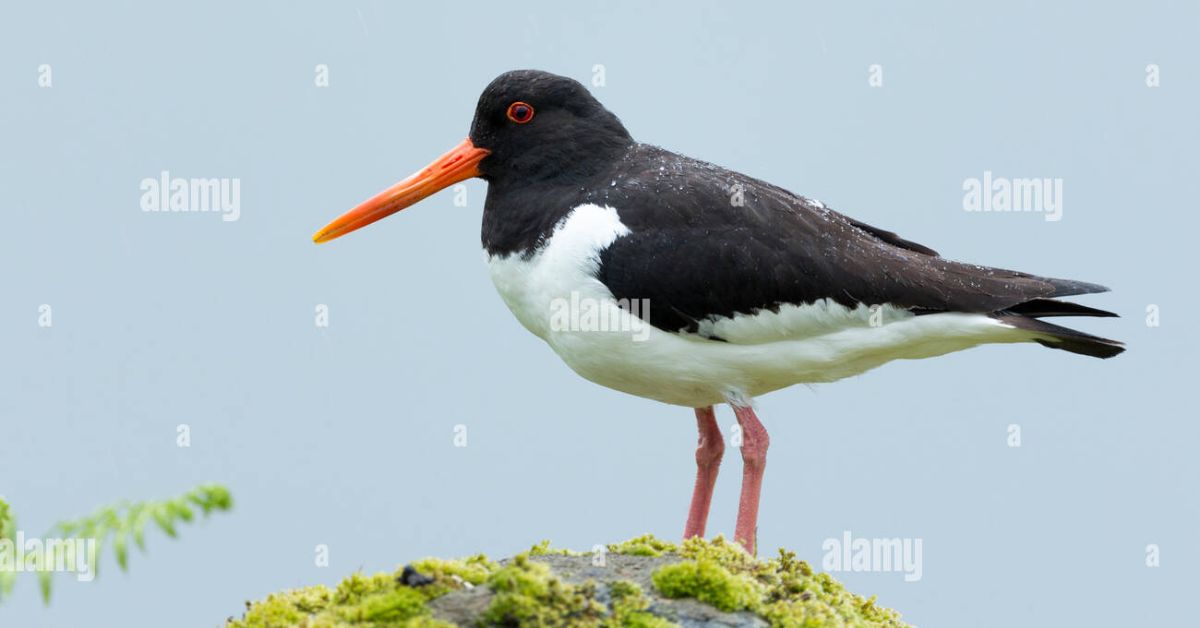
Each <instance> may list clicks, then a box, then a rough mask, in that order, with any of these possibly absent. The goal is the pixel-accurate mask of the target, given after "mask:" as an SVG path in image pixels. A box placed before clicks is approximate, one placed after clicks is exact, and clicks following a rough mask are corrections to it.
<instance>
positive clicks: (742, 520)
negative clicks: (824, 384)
mask: <svg viewBox="0 0 1200 628" xmlns="http://www.w3.org/2000/svg"><path fill="white" fill-rule="evenodd" d="M730 405H732V404H730ZM733 413H734V414H735V415H737V422H738V425H740V426H742V496H741V498H740V499H739V500H738V515H737V526H736V527H735V528H734V531H733V538H734V539H736V540H737V542H738V543H741V544H742V547H745V548H746V551H748V552H750V553H751V554H753V553H754V550H755V546H756V545H757V541H758V539H757V536H758V496H759V493H761V492H762V480H763V469H764V468H765V467H766V466H767V446H768V445H770V444H771V439H770V437H768V436H767V428H765V427H763V424H762V423H760V422H759V420H758V417H757V416H754V409H753V408H751V407H749V406H744V407H743V406H736V405H734V406H733Z"/></svg>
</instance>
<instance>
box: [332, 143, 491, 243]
mask: <svg viewBox="0 0 1200 628" xmlns="http://www.w3.org/2000/svg"><path fill="white" fill-rule="evenodd" d="M490 153H491V151H489V150H486V149H483V148H476V147H475V145H474V144H472V143H471V138H467V139H465V140H463V141H462V143H460V144H459V145H458V146H455V147H454V148H452V149H450V152H448V153H446V154H445V155H442V156H441V157H438V158H437V159H436V160H434V162H433V163H431V164H429V165H428V166H425V168H424V169H423V170H421V171H420V172H418V173H416V174H414V175H412V176H410V177H408V178H407V179H405V180H403V181H401V182H399V183H397V184H396V185H393V186H392V187H390V188H388V189H386V190H384V191H382V192H380V193H379V194H376V195H375V196H373V197H371V198H370V199H369V200H367V201H366V202H364V203H363V204H361V205H359V206H358V207H355V208H354V209H352V210H350V211H348V212H346V213H344V214H342V215H341V216H338V217H337V218H334V219H333V222H330V223H329V224H327V225H325V226H324V227H322V228H321V230H320V231H318V232H316V233H315V234H313V242H316V243H317V244H320V243H322V242H328V241H330V240H333V239H334V238H340V237H342V236H344V235H346V234H347V233H350V232H351V231H354V230H355V229H360V228H362V227H365V226H367V225H369V224H371V223H373V222H375V221H376V220H380V219H383V218H387V217H388V216H391V215H392V214H394V213H396V212H398V211H400V210H402V209H404V208H405V207H408V206H409V205H412V204H414V203H416V202H417V201H419V200H421V199H423V198H425V197H427V196H430V195H432V194H434V193H436V192H438V191H439V190H442V189H445V188H447V187H449V186H451V185H454V184H455V183H458V182H459V181H464V180H466V179H470V178H471V177H477V176H479V162H480V161H482V160H483V158H484V157H487V156H488V154H490Z"/></svg>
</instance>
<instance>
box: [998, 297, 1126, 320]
mask: <svg viewBox="0 0 1200 628" xmlns="http://www.w3.org/2000/svg"><path fill="white" fill-rule="evenodd" d="M1005 311H1007V312H1011V313H1013V314H1020V315H1022V316H1029V317H1031V318H1042V317H1045V316H1103V317H1109V316H1116V314H1114V313H1112V312H1109V311H1107V310H1098V309H1096V308H1094V307H1088V306H1086V305H1080V304H1078V303H1071V302H1070V301H1057V300H1055V299H1031V300H1029V301H1025V302H1024V303H1018V304H1017V305H1014V306H1012V307H1010V308H1008V309H1007V310H1005Z"/></svg>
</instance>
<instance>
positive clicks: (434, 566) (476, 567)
mask: <svg viewBox="0 0 1200 628" xmlns="http://www.w3.org/2000/svg"><path fill="white" fill-rule="evenodd" d="M412 567H413V569H416V570H417V571H418V572H419V573H422V574H424V575H427V576H433V578H434V581H435V584H437V583H439V582H446V583H449V582H451V581H453V579H454V578H455V577H458V578H461V579H462V580H463V582H468V583H470V584H472V585H480V584H483V583H484V581H486V580H487V579H488V576H490V575H491V574H492V573H493V572H495V571H496V570H497V569H499V568H500V566H499V565H497V564H496V563H494V562H492V561H490V560H488V558H487V556H484V555H483V554H476V555H474V556H470V557H468V558H464V559H462V560H442V559H440V558H422V559H421V560H418V561H414V562H413V563H412Z"/></svg>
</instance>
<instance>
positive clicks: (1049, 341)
mask: <svg viewBox="0 0 1200 628" xmlns="http://www.w3.org/2000/svg"><path fill="white" fill-rule="evenodd" d="M1035 301H1049V300H1048V299H1035ZM1027 303H1028V302H1027ZM1050 303H1054V304H1055V305H1054V306H1053V307H1051V306H1049V305H1045V304H1043V305H1032V306H1029V308H1027V309H1029V310H1031V311H1033V312H1038V313H1022V312H1017V311H1014V310H1015V309H1016V308H1012V309H1010V310H1006V311H1004V312H998V313H997V314H994V316H995V317H996V319H997V320H999V321H1001V322H1003V323H1005V324H1007V325H1011V326H1012V327H1016V328H1017V329H1023V330H1026V331H1029V332H1032V333H1033V334H1034V336H1033V340H1034V342H1037V343H1038V344H1040V345H1042V346H1045V347H1049V348H1051V349H1061V350H1063V351H1070V352H1071V353H1078V354H1080V355H1087V356H1091V357H1093V358H1101V359H1107V358H1111V357H1113V356H1115V355H1117V354H1120V353H1122V352H1124V351H1125V345H1124V344H1123V343H1121V342H1120V341H1117V340H1110V339H1108V338H1101V337H1100V336H1093V335H1091V334H1087V333H1084V332H1081V331H1077V330H1074V329H1070V328H1068V327H1063V326H1061V325H1055V324H1053V323H1047V322H1046V321H1043V320H1039V319H1037V318H1034V317H1035V316H1116V315H1115V314H1113V313H1111V312H1105V311H1104V310H1095V309H1093V308H1089V307H1085V306H1082V305H1076V304H1073V303H1064V302H1061V301H1050ZM1021 305H1026V304H1025V303H1023V304H1021ZM1064 305H1067V306H1074V307H1073V308H1072V307H1066V308H1064V307H1062V306H1064ZM1017 307H1018V308H1019V307H1020V306H1017ZM1073 309H1079V311H1076V312H1074V313H1071V310H1073ZM1092 312H1096V313H1092Z"/></svg>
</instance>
